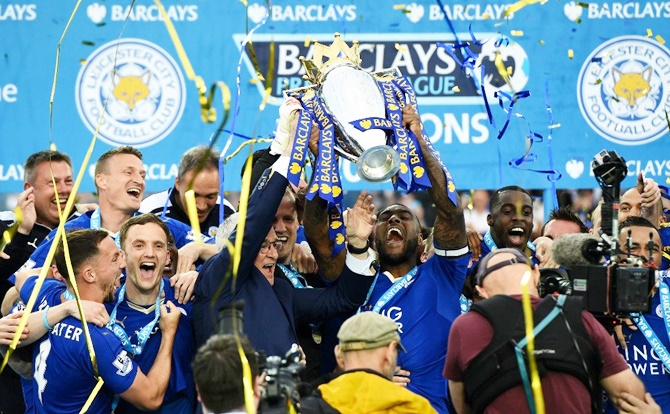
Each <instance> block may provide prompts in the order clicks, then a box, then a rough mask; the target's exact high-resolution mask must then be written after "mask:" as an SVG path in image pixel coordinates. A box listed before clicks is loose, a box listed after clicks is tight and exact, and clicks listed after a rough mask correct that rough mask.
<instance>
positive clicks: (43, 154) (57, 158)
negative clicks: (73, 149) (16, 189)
mask: <svg viewBox="0 0 670 414" xmlns="http://www.w3.org/2000/svg"><path fill="white" fill-rule="evenodd" d="M61 161H62V162H65V163H67V165H69V166H70V168H72V161H71V160H70V157H69V156H68V155H67V154H64V153H62V152H58V151H51V150H46V151H39V152H36V153H34V154H30V156H28V159H26V163H25V164H23V181H24V182H26V183H33V182H34V181H35V173H36V172H37V167H38V166H39V165H40V164H42V163H43V162H61Z"/></svg>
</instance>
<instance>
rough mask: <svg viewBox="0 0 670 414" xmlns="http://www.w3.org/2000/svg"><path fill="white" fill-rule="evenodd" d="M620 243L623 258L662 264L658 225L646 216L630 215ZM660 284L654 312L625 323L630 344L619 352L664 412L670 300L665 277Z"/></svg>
mask: <svg viewBox="0 0 670 414" xmlns="http://www.w3.org/2000/svg"><path fill="white" fill-rule="evenodd" d="M629 238H630V244H629V243H628V242H629ZM650 240H651V241H652V243H651V244H650V243H649V242H650ZM619 243H620V246H621V250H622V253H621V254H620V258H621V259H626V258H628V257H629V253H630V255H631V257H639V258H644V259H643V260H644V261H646V262H647V263H646V264H647V265H652V264H653V266H655V267H656V268H658V267H659V266H660V265H661V249H662V244H661V237H660V235H659V232H658V230H657V229H656V227H654V225H653V224H652V223H650V222H649V221H647V220H645V219H644V218H642V217H636V216H629V217H628V218H627V219H626V220H625V221H624V222H623V223H621V224H620V225H619ZM628 245H630V251H629V249H628ZM649 247H651V252H650V251H649V249H648V248H649ZM650 258H651V260H649V259H650ZM659 283H660V289H659V290H658V291H656V292H655V293H654V295H653V296H652V299H651V312H650V313H644V314H642V315H641V317H639V318H635V317H634V318H632V319H631V320H628V321H626V322H624V323H623V324H622V333H623V337H624V338H625V340H626V343H627V345H626V346H625V347H620V348H619V351H620V352H621V353H622V354H623V356H624V358H625V359H626V361H627V362H628V364H629V365H630V366H631V368H632V369H633V371H634V372H635V373H636V374H637V375H638V376H639V377H640V379H641V380H642V382H643V383H644V385H645V386H646V387H647V389H648V390H649V392H650V393H651V395H652V397H653V398H654V400H656V403H657V404H658V405H660V406H661V409H662V411H663V412H670V373H669V371H670V354H669V353H668V349H670V339H669V338H668V335H669V334H670V331H669V330H668V329H667V328H666V321H670V312H669V311H664V309H663V308H664V307H663V306H662V303H663V300H664V299H668V285H667V281H666V279H665V278H661V280H660V282H659ZM652 343H654V344H655V345H652ZM608 408H609V410H608V412H615V411H614V410H613V409H612V408H611V407H608Z"/></svg>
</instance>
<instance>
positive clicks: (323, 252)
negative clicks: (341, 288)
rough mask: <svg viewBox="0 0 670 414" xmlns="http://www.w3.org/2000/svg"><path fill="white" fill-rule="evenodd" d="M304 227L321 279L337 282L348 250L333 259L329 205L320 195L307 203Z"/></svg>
mask: <svg viewBox="0 0 670 414" xmlns="http://www.w3.org/2000/svg"><path fill="white" fill-rule="evenodd" d="M303 225H304V227H305V237H306V238H307V242H308V243H309V245H310V247H311V248H312V254H313V255H314V258H315V259H316V263H317V265H318V266H319V273H320V274H321V277H323V278H324V279H325V280H328V281H330V282H333V281H335V280H336V279H337V278H338V277H340V274H341V273H342V271H343V270H344V259H345V257H346V249H343V250H342V251H340V252H339V253H338V254H337V256H335V257H331V255H332V253H333V247H334V242H333V241H332V240H330V237H329V234H328V203H327V202H326V201H324V200H323V199H321V198H320V197H319V196H318V195H316V196H314V198H313V199H312V201H309V200H307V201H306V203H305V213H304V216H303Z"/></svg>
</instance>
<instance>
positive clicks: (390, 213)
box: [350, 106, 470, 413]
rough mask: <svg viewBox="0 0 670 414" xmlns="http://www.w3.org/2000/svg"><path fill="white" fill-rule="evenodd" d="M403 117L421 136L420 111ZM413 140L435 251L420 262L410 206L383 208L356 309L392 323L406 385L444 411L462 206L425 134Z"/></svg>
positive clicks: (461, 255) (461, 262) (462, 252)
mask: <svg viewBox="0 0 670 414" xmlns="http://www.w3.org/2000/svg"><path fill="white" fill-rule="evenodd" d="M403 122H404V123H405V124H406V125H408V126H409V128H411V129H412V131H414V133H415V134H416V135H417V136H418V137H421V122H420V119H419V116H418V114H416V113H415V112H414V111H413V109H412V108H411V107H410V106H407V107H405V108H404V109H403ZM419 143H420V147H421V152H422V154H423V158H424V160H425V164H426V170H427V172H428V176H429V178H430V182H431V184H432V187H431V188H430V189H429V190H428V191H429V193H430V195H431V197H432V199H433V202H434V203H435V207H436V208H437V213H438V214H437V217H436V219H435V225H434V245H435V256H433V257H432V258H431V259H429V260H428V261H427V262H426V263H424V264H422V265H420V266H419V263H418V257H419V253H420V249H423V238H422V236H421V225H420V223H419V221H418V219H417V217H416V216H415V215H414V213H413V212H412V210H410V209H409V208H408V207H406V206H404V205H401V204H394V205H391V206H390V207H387V208H386V209H384V210H382V211H381V212H380V213H379V215H378V222H377V227H376V232H375V245H376V248H377V252H378V253H379V263H380V265H381V267H380V270H379V271H380V273H379V274H378V275H377V277H376V280H375V283H374V286H373V287H372V289H371V294H370V296H369V298H368V300H367V302H366V304H365V305H364V306H363V307H362V308H361V309H362V310H363V311H373V312H378V313H381V314H382V315H386V316H388V317H389V318H391V319H393V320H394V321H395V322H396V323H397V324H398V328H399V332H400V337H401V341H402V343H403V345H404V346H405V349H406V350H407V351H406V352H400V353H399V354H398V366H399V367H401V368H402V369H403V370H405V371H409V384H408V385H407V387H408V389H409V390H411V391H414V392H416V393H417V394H419V395H422V396H424V397H426V398H427V399H428V400H429V401H430V403H431V405H432V406H433V407H434V408H435V409H436V410H437V411H438V412H442V413H446V412H447V406H448V403H447V393H446V389H447V383H446V381H445V380H444V378H442V368H443V367H444V360H445V353H444V350H445V349H446V348H447V339H448V336H449V329H450V327H451V324H452V322H453V321H454V319H456V317H457V316H458V315H459V314H460V305H459V295H460V292H461V288H462V287H463V282H464V280H465V273H466V270H467V266H468V261H469V259H470V254H469V250H468V246H467V239H466V235H465V220H464V218H463V210H462V209H461V208H460V207H459V206H458V205H456V204H454V203H453V202H452V201H451V200H450V199H449V197H448V190H447V179H446V176H445V173H444V171H443V169H442V167H441V165H440V163H439V161H438V160H437V159H436V158H435V157H434V156H433V155H432V154H431V152H430V149H429V148H428V147H427V145H426V143H425V137H424V138H419ZM350 242H351V241H350ZM354 247H355V246H354Z"/></svg>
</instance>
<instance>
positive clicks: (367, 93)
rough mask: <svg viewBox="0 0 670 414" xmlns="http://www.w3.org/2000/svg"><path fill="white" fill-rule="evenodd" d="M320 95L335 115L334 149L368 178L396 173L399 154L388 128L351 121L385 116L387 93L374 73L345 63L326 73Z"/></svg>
mask: <svg viewBox="0 0 670 414" xmlns="http://www.w3.org/2000/svg"><path fill="white" fill-rule="evenodd" d="M318 96H319V98H321V100H322V102H323V103H324V105H325V106H326V108H327V110H328V112H330V114H331V115H332V117H333V122H334V124H335V128H336V131H337V137H336V142H337V146H336V147H335V151H336V152H337V153H338V154H340V155H342V156H343V157H344V158H346V159H348V160H350V161H352V162H354V163H356V172H357V173H358V175H359V176H360V177H361V178H362V179H364V180H366V181H370V182H382V181H386V180H388V179H390V178H391V177H393V176H394V175H395V174H396V173H397V172H398V168H399V167H400V157H399V156H398V153H397V152H396V151H395V150H394V149H393V148H391V147H390V146H388V145H386V132H385V131H383V130H381V129H368V130H367V131H359V130H358V129H356V128H355V127H354V126H353V125H352V124H351V122H353V121H357V120H360V119H363V118H369V117H376V118H386V106H385V104H384V97H383V96H382V92H381V90H380V89H379V86H378V85H377V81H376V79H375V77H374V76H373V75H371V74H369V73H368V72H365V71H363V70H361V69H359V68H357V67H355V66H354V65H353V64H350V63H343V64H340V65H337V66H334V67H332V68H330V70H328V71H327V72H326V73H325V75H324V80H323V82H322V84H321V88H320V89H319V91H318Z"/></svg>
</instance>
